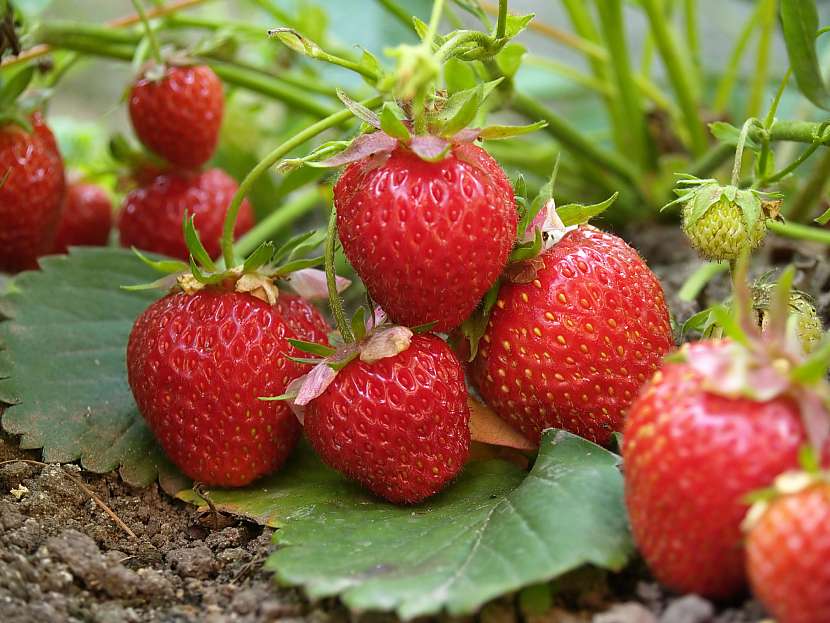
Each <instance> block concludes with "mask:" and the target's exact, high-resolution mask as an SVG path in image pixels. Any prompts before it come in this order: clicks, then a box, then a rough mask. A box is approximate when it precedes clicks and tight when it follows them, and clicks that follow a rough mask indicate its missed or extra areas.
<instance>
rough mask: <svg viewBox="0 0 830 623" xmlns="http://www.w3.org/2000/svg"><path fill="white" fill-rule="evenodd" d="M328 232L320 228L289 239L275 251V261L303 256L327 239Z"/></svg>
mask: <svg viewBox="0 0 830 623" xmlns="http://www.w3.org/2000/svg"><path fill="white" fill-rule="evenodd" d="M325 237H326V233H325V232H323V231H320V230H312V231H307V232H304V233H302V234H298V235H296V236H294V237H293V238H291V239H289V240H288V241H287V242H285V243H284V244H283V245H282V246H280V247H279V248H278V249H277V250H276V251H275V252H274V259H273V261H274V262H281V261H283V260H285V259H294V258H296V257H298V256H303V255H305V254H306V253H308V252H309V251H311V250H312V249H316V248H317V247H318V246H320V243H322V242H323V240H325Z"/></svg>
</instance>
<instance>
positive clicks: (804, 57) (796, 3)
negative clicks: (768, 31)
mask: <svg viewBox="0 0 830 623" xmlns="http://www.w3.org/2000/svg"><path fill="white" fill-rule="evenodd" d="M818 24H819V21H818V10H817V9H816V3H815V0H781V29H782V31H783V33H784V43H785V44H786V46H787V55H788V56H789V57H790V67H792V70H793V73H794V74H795V80H796V82H797V83H798V88H799V89H800V90H801V92H802V93H803V94H804V96H805V97H806V98H807V99H809V100H810V101H811V102H813V104H815V105H816V106H818V107H819V108H823V109H824V110H830V92H828V90H827V85H825V83H824V78H823V77H822V74H821V66H820V65H819V60H818V54H817V53H816V37H817V35H818Z"/></svg>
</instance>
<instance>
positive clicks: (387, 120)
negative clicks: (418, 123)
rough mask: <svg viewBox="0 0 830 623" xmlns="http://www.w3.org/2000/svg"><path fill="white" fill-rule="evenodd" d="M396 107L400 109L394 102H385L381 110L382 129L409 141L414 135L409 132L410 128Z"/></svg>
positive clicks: (392, 135)
mask: <svg viewBox="0 0 830 623" xmlns="http://www.w3.org/2000/svg"><path fill="white" fill-rule="evenodd" d="M396 108H397V109H398V110H400V108H399V107H398V106H396V105H395V104H393V103H392V102H385V103H384V104H383V109H382V110H381V111H380V129H381V130H383V131H384V132H386V133H387V134H388V135H389V136H391V137H392V138H396V139H398V140H399V141H402V142H404V143H408V142H409V139H410V138H412V135H411V134H410V132H409V128H407V127H406V124H404V122H403V121H402V120H401V118H400V117H399V116H398V114H397V111H396V110H395V109H396Z"/></svg>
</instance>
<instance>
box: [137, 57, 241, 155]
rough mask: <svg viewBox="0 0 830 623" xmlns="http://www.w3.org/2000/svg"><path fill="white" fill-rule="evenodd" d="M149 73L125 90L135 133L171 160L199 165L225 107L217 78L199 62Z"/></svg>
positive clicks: (216, 134) (215, 135)
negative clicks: (156, 73)
mask: <svg viewBox="0 0 830 623" xmlns="http://www.w3.org/2000/svg"><path fill="white" fill-rule="evenodd" d="M149 73H150V72H149V71H148V72H145V74H144V75H142V76H141V77H140V78H139V79H138V80H137V81H136V82H135V84H133V86H132V89H131V90H130V96H129V108H130V121H131V122H132V124H133V128H134V129H135V133H136V135H137V136H138V138H139V139H140V140H141V142H142V143H144V145H146V146H147V147H148V148H149V149H150V150H152V151H153V152H155V153H156V154H158V155H159V156H161V157H163V158H164V159H165V160H167V161H168V162H170V163H172V164H174V165H177V166H180V167H187V168H196V167H199V166H201V165H203V164H204V163H205V162H207V161H208V160H210V158H211V157H212V156H213V152H214V151H215V150H216V143H217V141H218V140H219V127H220V126H221V124H222V112H223V110H224V106H225V101H224V96H223V93H222V82H221V81H220V80H219V78H218V77H217V76H216V74H215V73H213V70H212V69H211V68H210V67H207V66H204V65H190V66H170V67H167V68H166V69H165V71H164V75H163V76H162V77H161V78H158V79H156V78H154V77H150V76H148V74H149Z"/></svg>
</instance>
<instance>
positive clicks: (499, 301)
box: [496, 299, 504, 309]
mask: <svg viewBox="0 0 830 623" xmlns="http://www.w3.org/2000/svg"><path fill="white" fill-rule="evenodd" d="M496 305H498V307H499V309H504V299H499V300H498V301H496Z"/></svg>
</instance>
